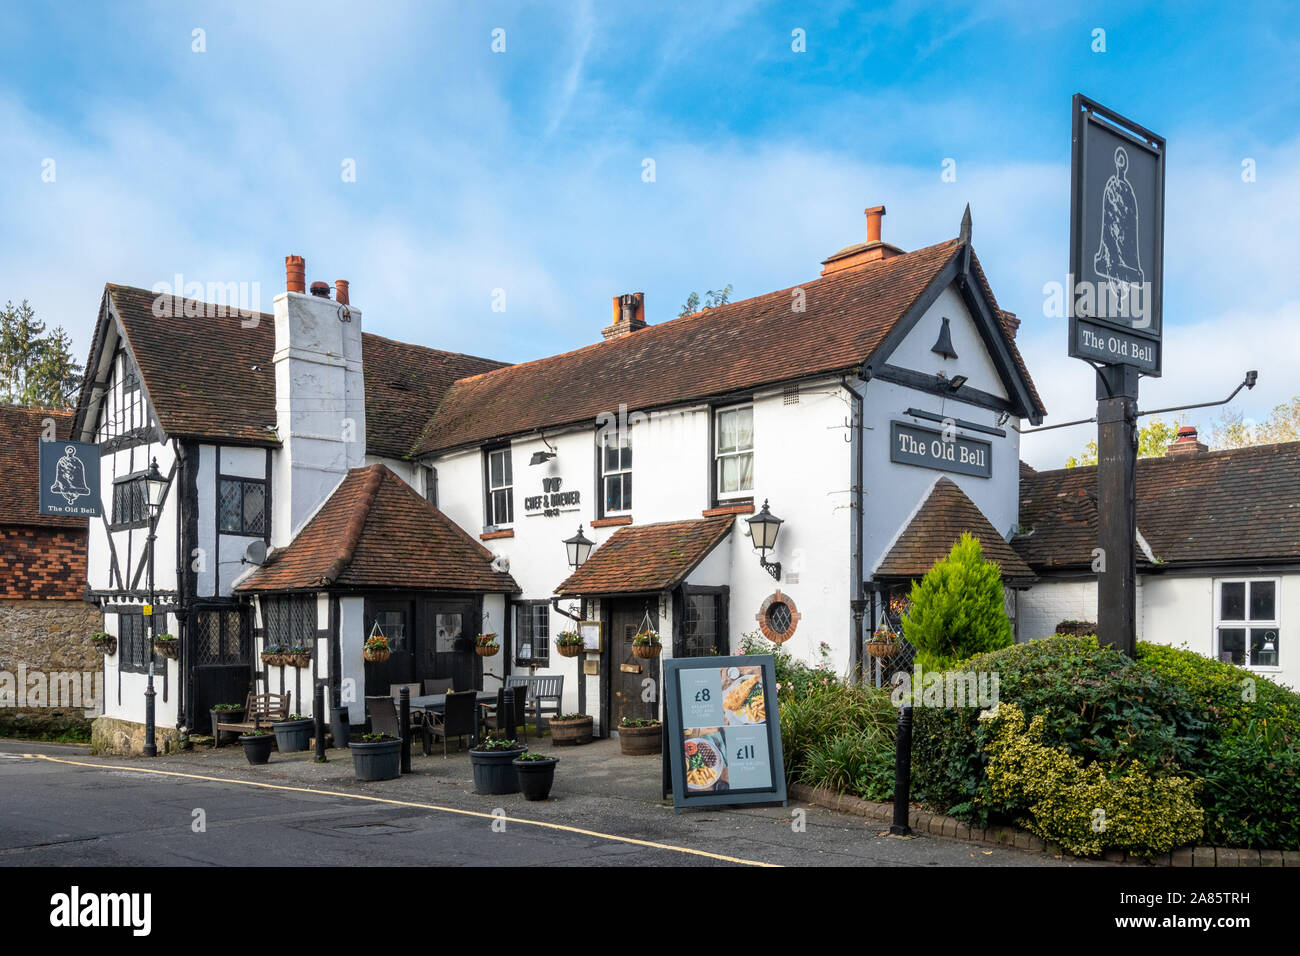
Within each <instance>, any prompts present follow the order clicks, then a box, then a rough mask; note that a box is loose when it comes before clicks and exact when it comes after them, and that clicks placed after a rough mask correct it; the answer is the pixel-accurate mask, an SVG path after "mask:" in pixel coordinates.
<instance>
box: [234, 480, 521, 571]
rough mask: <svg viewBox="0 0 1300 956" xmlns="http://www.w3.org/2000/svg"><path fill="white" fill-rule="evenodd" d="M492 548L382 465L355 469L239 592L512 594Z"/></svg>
mask: <svg viewBox="0 0 1300 956" xmlns="http://www.w3.org/2000/svg"><path fill="white" fill-rule="evenodd" d="M491 561H492V552H491V551H489V550H488V549H487V548H485V547H483V545H481V544H479V543H478V542H477V541H475V540H474V539H473V538H471V537H470V536H469V535H468V534H467V533H466V532H465V531H463V530H461V528H459V527H458V526H457V525H456V524H455V522H453V521H452V520H451V519H450V518H448V517H447V516H446V515H444V514H443V513H442V512H441V511H439V510H438V509H437V508H435V507H434V506H433V505H431V504H430V503H429V502H427V501H425V500H424V499H423V498H422V497H420V496H419V495H418V494H417V493H416V492H415V489H413V488H412V487H411V486H410V485H408V484H407V483H406V482H404V481H402V479H401V478H399V477H397V475H395V474H393V472H392V471H390V470H389V469H388V468H387V467H386V466H385V465H382V464H374V465H369V466H367V467H365V468H353V469H352V470H351V471H349V472H348V474H347V477H345V478H344V479H343V481H341V482H340V483H339V485H338V487H337V488H335V489H334V491H333V492H332V493H331V494H330V496H329V498H328V499H326V501H325V504H323V505H322V506H321V508H320V510H319V511H317V512H316V514H315V515H313V516H312V517H311V518H310V519H309V520H308V522H307V524H306V525H304V526H303V529H302V530H301V531H300V532H298V535H297V537H295V538H294V539H293V541H292V542H290V543H289V545H288V546H287V547H285V548H280V549H278V550H276V551H273V552H272V553H271V555H270V556H269V557H268V558H267V560H266V563H265V564H263V565H262V566H261V567H259V568H258V569H257V570H256V571H254V572H253V573H252V574H250V575H249V576H248V577H247V578H245V579H244V580H243V581H241V582H240V583H239V584H238V585H236V587H235V590H236V591H240V592H244V593H248V592H260V591H292V590H300V589H304V588H385V589H389V588H408V589H418V590H439V591H485V592H509V593H513V592H516V591H518V590H519V585H518V584H516V583H515V579H514V578H512V577H511V576H510V575H509V574H507V573H505V572H501V571H495V570H493V569H492V566H491Z"/></svg>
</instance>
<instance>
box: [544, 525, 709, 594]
mask: <svg viewBox="0 0 1300 956" xmlns="http://www.w3.org/2000/svg"><path fill="white" fill-rule="evenodd" d="M734 522H735V517H734V516H733V515H724V516H721V517H717V518H701V519H696V520H693V521H665V522H661V523H659V524H644V525H631V526H629V527H626V528H619V529H618V530H617V531H615V532H614V534H613V535H612V536H611V537H610V539H609V540H608V541H606V542H605V543H604V544H602V545H601V546H600V547H599V548H597V549H596V550H595V551H593V552H592V553H591V557H589V558H588V559H587V561H586V563H585V564H584V565H583V566H582V567H580V568H578V570H576V571H574V572H573V574H571V575H569V577H568V578H567V579H566V580H565V581H564V582H563V583H562V584H561V585H560V586H559V587H557V588H556V589H555V593H556V594H560V595H570V596H571V595H580V594H634V593H641V592H646V591H667V590H669V589H670V588H674V587H676V586H677V585H678V584H680V583H681V582H682V581H683V580H685V579H686V576H687V575H688V574H690V573H691V571H693V570H694V569H695V566H696V565H698V564H699V563H700V562H701V561H703V560H704V559H705V557H707V556H708V554H709V552H710V551H712V550H713V549H714V548H715V547H716V546H717V544H718V542H720V541H721V540H722V539H723V538H725V537H726V536H727V532H729V531H730V530H731V527H732V524H733V523H734Z"/></svg>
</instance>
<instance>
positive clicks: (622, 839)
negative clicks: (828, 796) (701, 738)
mask: <svg viewBox="0 0 1300 956" xmlns="http://www.w3.org/2000/svg"><path fill="white" fill-rule="evenodd" d="M23 756H24V757H27V758H29V759H34V760H47V761H49V762H50V763H61V764H67V765H69V766H72V767H90V768H91V769H92V770H125V771H127V772H128V773H151V774H155V775H157V776H160V777H183V778H185V779H187V780H206V781H209V782H211V783H233V784H238V785H240V786H244V787H262V788H263V789H266V790H285V791H288V792H290V793H314V794H318V795H319V796H322V797H343V798H345V799H348V800H367V801H369V802H371V803H386V804H390V805H391V806H395V807H415V808H416V809H419V810H437V811H438V812H440V813H455V814H459V815H460V816H465V817H479V818H481V819H484V820H505V821H506V822H508V823H522V824H525V825H526V826H530V827H544V828H545V829H548V830H561V831H563V832H565V833H576V834H579V835H581V836H589V837H596V838H597V839H600V840H612V841H613V842H615V843H630V844H631V845H633V846H644V847H649V848H650V849H652V850H670V851H672V852H673V853H685V854H687V855H690V856H703V857H707V858H709V859H710V860H721V861H722V862H723V863H738V864H740V865H741V866H764V867H777V866H780V864H779V863H764V862H763V861H762V860H745V859H741V858H740V857H737V856H725V855H724V854H721V853H710V852H708V851H707V850H692V849H690V848H689V847H684V846H672V845H671V844H668V843H656V842H654V841H653V840H638V839H636V838H635V837H628V836H619V835H618V834H615V833H601V832H600V831H598V830H584V829H582V828H581V827H571V826H566V825H564V824H563V823H546V822H545V821H542V820H524V819H521V818H519V817H499V816H496V815H494V814H491V813H483V812H482V811H481V810H461V809H460V808H458V807H440V806H438V805H436V804H432V803H414V802H412V801H409V800H392V799H389V798H388V797H374V796H371V795H369V794H364V793H340V792H339V791H337V790H317V789H315V788H313V787H287V786H284V785H283V784H278V783H262V782H260V781H257V780H239V779H235V778H229V777H209V776H206V775H204V774H198V773H181V772H180V771H178V770H154V769H151V768H148V767H123V766H120V765H117V764H102V763H86V762H85V761H81V760H63V759H61V758H59V757H51V756H49V755H48V754H23Z"/></svg>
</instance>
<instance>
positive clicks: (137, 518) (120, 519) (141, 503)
mask: <svg viewBox="0 0 1300 956" xmlns="http://www.w3.org/2000/svg"><path fill="white" fill-rule="evenodd" d="M148 520H149V496H148V493H147V491H146V490H145V484H144V475H142V474H141V475H133V476H131V477H129V478H119V479H118V480H116V481H114V482H113V518H112V523H113V525H115V526H118V527H125V526H128V525H135V524H142V523H146V522H148Z"/></svg>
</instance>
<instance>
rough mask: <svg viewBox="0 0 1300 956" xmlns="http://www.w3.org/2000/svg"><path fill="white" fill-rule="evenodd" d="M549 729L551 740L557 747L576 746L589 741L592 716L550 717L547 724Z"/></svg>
mask: <svg viewBox="0 0 1300 956" xmlns="http://www.w3.org/2000/svg"><path fill="white" fill-rule="evenodd" d="M547 726H548V727H550V729H551V741H552V742H553V743H554V744H555V746H557V747H576V746H578V745H579V744H589V743H591V737H592V718H591V716H590V715H586V716H582V717H575V718H573V719H572V720H560V719H559V718H558V717H552V718H551V719H550V721H549V723H548V724H547Z"/></svg>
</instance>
